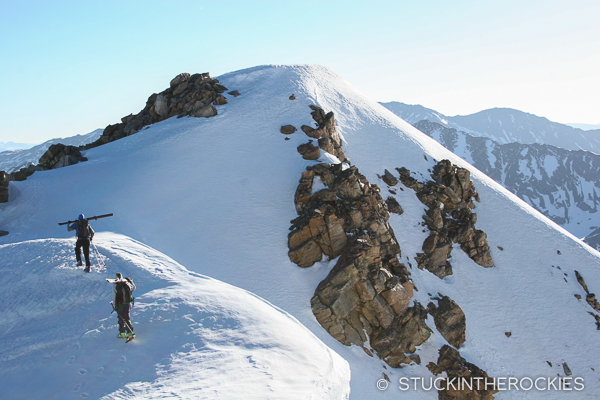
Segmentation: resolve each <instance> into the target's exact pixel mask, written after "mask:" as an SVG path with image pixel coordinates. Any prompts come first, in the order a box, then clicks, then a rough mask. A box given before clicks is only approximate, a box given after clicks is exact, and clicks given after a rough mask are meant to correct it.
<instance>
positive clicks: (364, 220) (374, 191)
mask: <svg viewBox="0 0 600 400" xmlns="http://www.w3.org/2000/svg"><path fill="white" fill-rule="evenodd" d="M317 178H318V179H320V180H321V182H323V184H324V185H325V186H326V187H325V188H324V189H321V190H319V191H317V192H316V193H314V194H312V195H311V193H312V190H313V189H312V185H313V181H314V179H317ZM309 196H310V198H308V197H309ZM307 198H308V199H307ZM294 202H295V205H296V210H297V211H298V213H299V217H298V218H296V219H295V220H293V221H292V224H293V225H292V228H291V230H292V231H291V232H290V234H289V236H288V247H289V248H290V259H291V260H292V261H294V262H296V263H301V264H299V265H301V266H306V265H307V264H310V263H314V262H316V261H319V260H320V259H321V256H322V254H325V255H327V256H328V257H329V258H330V259H332V258H335V257H337V256H339V259H338V261H337V263H336V265H335V266H334V267H333V269H332V270H331V271H330V273H329V275H328V276H327V278H326V279H325V280H324V281H322V282H321V283H320V284H319V286H318V287H317V289H316V290H315V295H314V296H313V298H312V300H311V306H312V310H313V313H314V314H315V317H316V318H317V320H318V321H319V323H320V324H321V325H322V326H323V327H324V328H325V329H326V330H327V331H328V332H329V333H330V334H331V335H332V336H333V337H334V338H336V339H337V340H339V341H340V342H342V343H344V344H346V345H350V344H352V343H353V344H356V345H359V346H363V345H364V343H365V342H366V341H367V340H369V341H370V343H371V346H373V349H375V350H376V351H377V352H378V356H379V357H381V358H383V359H384V360H385V361H386V362H387V363H388V364H389V365H392V366H398V365H400V364H401V363H411V362H416V361H419V360H418V357H414V356H410V355H407V354H406V353H412V352H414V350H415V346H418V345H419V344H420V343H422V342H423V341H424V340H425V339H426V338H427V337H429V334H430V331H429V330H428V328H427V326H426V324H425V323H424V320H425V315H426V312H425V310H424V309H423V307H421V306H415V307H413V308H411V309H407V307H408V305H409V304H410V301H411V298H412V295H413V289H414V285H413V283H412V281H411V280H410V273H409V272H408V269H407V268H406V267H405V266H404V265H403V264H400V263H399V262H398V259H397V256H398V254H400V247H399V245H398V243H397V241H396V238H395V235H394V233H393V230H392V229H391V227H390V226H389V224H388V222H387V221H388V219H389V215H390V214H389V212H388V210H387V206H386V204H385V202H384V201H383V199H382V197H381V195H380V193H379V188H378V187H377V185H371V184H370V183H369V182H368V180H367V179H366V178H365V177H364V176H363V175H361V174H360V173H359V172H358V169H357V168H356V167H350V168H346V169H344V167H343V166H342V164H335V165H329V164H325V163H321V164H316V165H314V166H311V167H308V168H307V172H305V173H303V175H302V178H301V179H300V183H299V185H298V188H297V190H296V195H295V196H294ZM315 244H316V245H318V247H319V248H320V251H321V252H318V251H317V250H316V247H317V246H315ZM374 344H375V345H374ZM365 348H366V347H365ZM367 350H368V349H367Z"/></svg>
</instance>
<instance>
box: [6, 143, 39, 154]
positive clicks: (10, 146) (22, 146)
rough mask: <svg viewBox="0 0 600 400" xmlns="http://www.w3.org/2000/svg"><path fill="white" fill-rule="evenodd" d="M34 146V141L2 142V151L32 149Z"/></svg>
mask: <svg viewBox="0 0 600 400" xmlns="http://www.w3.org/2000/svg"><path fill="white" fill-rule="evenodd" d="M33 146H35V144H32V143H15V142H0V152H3V151H14V150H25V149H30V148H32V147H33Z"/></svg>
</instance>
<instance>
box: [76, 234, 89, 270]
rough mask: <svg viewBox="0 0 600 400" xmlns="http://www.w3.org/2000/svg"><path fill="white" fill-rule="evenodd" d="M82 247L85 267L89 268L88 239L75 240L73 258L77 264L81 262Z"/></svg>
mask: <svg viewBox="0 0 600 400" xmlns="http://www.w3.org/2000/svg"><path fill="white" fill-rule="evenodd" d="M82 247H83V255H84V256H85V265H86V266H87V267H89V266H90V265H92V264H91V263H90V239H77V243H75V257H76V258H77V262H78V263H79V262H81V248H82Z"/></svg>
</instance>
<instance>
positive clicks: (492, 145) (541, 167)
mask: <svg viewBox="0 0 600 400" xmlns="http://www.w3.org/2000/svg"><path fill="white" fill-rule="evenodd" d="M415 127H416V128H417V129H419V130H420V131H422V132H424V133H426V134H427V135H429V136H431V137H432V138H434V139H435V140H437V141H438V142H440V143H441V144H442V145H444V147H446V148H447V149H448V150H450V151H452V152H454V153H455V154H456V155H458V156H460V157H462V158H464V159H465V160H467V161H468V162H470V163H471V164H473V165H474V166H475V167H477V168H478V169H479V170H481V171H482V172H484V173H485V174H487V175H488V176H489V177H490V178H492V179H494V180H495V181H496V182H498V183H500V184H501V185H502V186H504V187H505V188H507V189H508V190H510V191H511V192H512V193H514V194H516V195H517V196H519V197H520V198H521V199H522V200H524V201H525V202H527V203H528V204H529V205H531V206H532V207H533V208H535V209H536V210H538V211H540V212H541V213H542V214H544V215H546V216H547V217H548V218H550V219H551V220H553V221H554V222H556V223H557V224H559V225H562V226H563V227H565V228H566V229H567V230H569V231H570V232H571V233H573V234H575V235H576V236H578V237H584V236H587V235H590V230H593V229H595V228H597V227H598V226H599V225H600V215H599V214H598V209H599V208H600V181H599V180H598V176H600V155H597V154H594V153H591V152H586V151H583V150H577V151H575V150H565V149H561V148H559V147H555V146H550V145H545V144H521V143H509V144H499V143H496V142H494V141H492V140H491V139H487V138H483V137H477V136H473V135H470V134H468V133H465V132H461V131H457V130H456V129H454V128H447V127H444V126H443V125H440V124H438V123H434V122H430V121H420V122H418V123H416V124H415ZM588 244H590V245H592V246H594V245H595V242H594V241H589V243H588Z"/></svg>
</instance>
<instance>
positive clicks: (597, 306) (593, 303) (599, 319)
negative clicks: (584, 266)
mask: <svg viewBox="0 0 600 400" xmlns="http://www.w3.org/2000/svg"><path fill="white" fill-rule="evenodd" d="M575 277H576V278H577V282H578V283H579V284H580V285H581V287H582V288H583V290H585V293H586V296H585V301H586V302H587V303H588V304H589V306H590V307H592V308H593V309H594V311H596V312H597V311H600V303H599V302H598V299H596V295H595V294H594V293H590V290H589V289H588V286H587V283H585V279H583V276H581V274H580V273H579V271H577V270H575ZM575 297H577V298H578V299H581V296H580V295H577V294H576V295H575ZM596 312H590V311H588V313H589V314H590V315H591V316H592V317H594V319H595V320H596V328H597V329H598V330H600V315H598V314H597V313H596Z"/></svg>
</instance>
